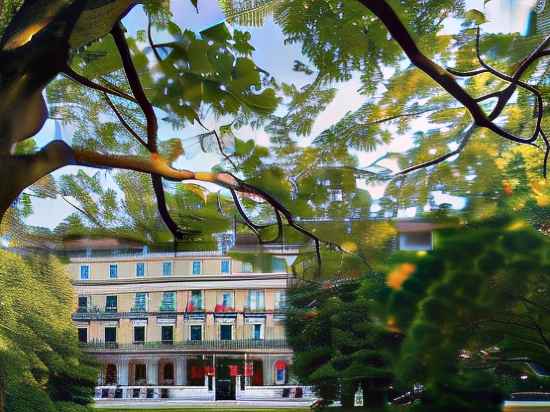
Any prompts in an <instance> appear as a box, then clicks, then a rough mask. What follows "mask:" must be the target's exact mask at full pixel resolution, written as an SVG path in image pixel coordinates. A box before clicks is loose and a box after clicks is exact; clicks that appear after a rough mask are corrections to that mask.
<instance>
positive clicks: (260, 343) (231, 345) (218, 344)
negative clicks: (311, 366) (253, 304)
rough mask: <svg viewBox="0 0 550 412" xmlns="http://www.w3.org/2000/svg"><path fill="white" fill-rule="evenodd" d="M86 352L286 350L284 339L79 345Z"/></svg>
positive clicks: (96, 342) (286, 344)
mask: <svg viewBox="0 0 550 412" xmlns="http://www.w3.org/2000/svg"><path fill="white" fill-rule="evenodd" d="M81 346H82V348H83V349H84V350H86V351H88V352H113V351H116V352H141V351H146V350H166V351H172V350H243V349H288V348H289V346H288V343H287V340H286V339H285V338H281V339H236V340H219V339H215V340H186V341H180V342H176V341H174V342H162V341H159V342H145V343H113V342H100V341H95V342H89V343H86V344H82V345H81Z"/></svg>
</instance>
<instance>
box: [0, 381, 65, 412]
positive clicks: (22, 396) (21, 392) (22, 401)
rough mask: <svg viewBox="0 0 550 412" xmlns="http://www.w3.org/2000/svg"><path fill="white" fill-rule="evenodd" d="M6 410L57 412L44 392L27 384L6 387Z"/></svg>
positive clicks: (14, 411) (15, 411) (14, 384)
mask: <svg viewBox="0 0 550 412" xmlns="http://www.w3.org/2000/svg"><path fill="white" fill-rule="evenodd" d="M6 410H7V411H9V412H29V411H33V412H34V411H36V412H59V411H58V409H57V408H56V407H55V405H54V403H53V402H52V401H51V399H50V398H49V397H48V394H47V393H46V392H45V391H44V390H42V389H40V388H39V387H37V386H35V385H32V384H29V383H13V384H10V385H9V386H8V390H7V398H6Z"/></svg>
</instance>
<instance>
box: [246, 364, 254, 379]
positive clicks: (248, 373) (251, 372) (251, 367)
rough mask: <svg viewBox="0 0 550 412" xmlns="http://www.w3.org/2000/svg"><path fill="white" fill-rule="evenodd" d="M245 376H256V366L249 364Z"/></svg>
mask: <svg viewBox="0 0 550 412" xmlns="http://www.w3.org/2000/svg"><path fill="white" fill-rule="evenodd" d="M244 376H254V364H253V363H252V362H247V363H246V365H245V367H244Z"/></svg>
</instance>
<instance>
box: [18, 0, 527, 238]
mask: <svg viewBox="0 0 550 412" xmlns="http://www.w3.org/2000/svg"><path fill="white" fill-rule="evenodd" d="M534 3H535V0H490V1H489V2H488V3H487V4H484V0H467V1H466V4H467V9H471V8H475V9H479V10H483V11H484V12H485V13H486V15H487V17H488V19H489V22H488V23H486V24H485V25H484V26H483V30H485V31H490V32H523V31H524V29H525V26H526V21H527V15H528V13H529V10H530V9H531V7H532V6H533V4H534ZM172 4H173V13H174V18H175V20H176V22H177V23H178V24H179V25H180V26H181V27H185V28H189V29H191V30H195V31H200V30H202V29H205V28H207V27H210V26H212V25H214V24H217V23H219V22H221V21H223V19H224V16H223V13H222V11H221V10H220V8H219V7H218V4H217V2H216V1H214V0H202V1H199V11H200V12H199V13H198V14H197V13H196V12H195V10H194V8H193V7H192V5H191V2H190V1H189V0H178V1H172ZM124 23H125V26H126V27H127V29H128V30H129V31H130V33H132V34H134V33H135V32H136V31H137V30H139V29H143V28H145V27H146V18H145V15H144V13H143V11H142V10H141V8H139V7H137V8H135V9H134V10H133V11H132V12H131V14H130V15H128V16H127V18H126V19H125V21H124ZM459 25H460V22H459V21H455V20H451V21H449V22H448V24H447V25H446V27H445V32H448V33H454V32H456V31H457V30H458V28H459ZM246 30H248V31H250V32H251V34H252V44H253V46H254V47H255V49H256V51H255V52H254V55H253V59H254V61H255V62H256V63H257V64H258V65H259V66H260V67H262V68H264V69H265V70H267V71H268V72H270V73H272V74H274V75H275V77H276V78H277V79H278V80H279V81H284V82H287V83H295V84H297V85H298V86H300V85H303V84H304V83H305V81H307V79H306V78H305V77H304V76H303V75H298V74H297V73H295V72H293V71H292V65H293V62H294V60H296V59H299V60H305V59H304V58H303V56H302V54H301V51H300V45H285V44H284V42H283V41H284V36H283V34H282V33H281V30H280V28H279V27H278V26H277V25H276V24H275V23H274V22H273V21H272V19H267V20H266V22H265V24H264V25H263V26H262V27H260V28H246ZM157 36H158V35H157ZM158 38H159V39H162V38H161V37H158ZM336 87H337V88H338V92H337V95H336V98H335V99H334V101H333V102H332V103H331V104H330V105H329V107H327V109H326V111H325V112H324V113H323V114H322V115H321V116H319V119H318V120H317V121H316V123H315V125H314V128H313V131H312V134H311V136H316V135H317V134H318V133H319V132H320V131H322V130H324V129H325V128H327V127H328V126H330V125H331V124H333V123H334V122H336V121H338V119H340V118H341V117H342V116H343V115H345V114H346V113H347V112H348V111H352V110H355V109H357V108H358V107H359V106H360V105H361V104H362V103H363V101H364V99H363V97H362V96H361V95H359V94H358V93H357V90H358V88H359V87H360V84H359V81H358V79H357V78H354V79H352V80H350V81H348V82H345V83H339V84H337V85H336ZM223 123H224V122H223V121H221V122H217V121H216V120H215V119H212V118H208V119H206V126H207V127H208V128H214V127H216V126H219V125H220V124H223ZM417 126H418V129H420V130H421V129H422V128H423V127H424V126H426V124H425V123H423V121H419V122H418V124H417ZM418 129H417V130H418ZM201 132H203V129H202V128H200V127H188V128H186V129H185V130H183V131H178V132H177V134H175V132H174V131H173V130H171V128H170V127H169V126H168V125H166V124H161V128H160V136H161V138H163V137H164V138H171V137H174V136H176V135H177V136H179V137H182V138H186V137H190V136H193V135H196V134H197V133H201ZM54 133H55V127H54V124H53V122H51V121H49V122H48V123H47V124H46V127H45V128H44V130H42V131H41V132H40V134H39V136H38V139H37V140H38V142H39V144H41V145H42V144H45V143H47V142H48V141H50V140H51V139H52V138H53V137H54ZM237 135H238V137H239V138H241V139H245V140H246V139H250V138H252V139H255V140H256V141H258V142H259V143H260V144H267V143H268V142H269V137H268V135H267V134H266V133H265V132H264V131H263V130H252V129H250V128H243V129H241V130H239V131H238V133H237ZM70 136H71V130H70V129H69V128H66V129H64V130H63V137H64V139H65V140H67V141H70ZM308 141H309V140H308V139H307V138H306V139H305V140H304V144H307V142H308ZM410 144H411V143H410V139H408V138H407V137H406V136H405V137H403V138H400V139H396V141H394V142H393V143H392V144H390V145H388V146H386V147H382V148H380V149H379V150H377V151H376V152H373V153H362V154H360V155H359V156H358V157H359V159H360V162H361V164H362V165H363V166H364V165H367V164H369V163H370V162H372V161H373V160H374V159H376V158H378V157H379V156H381V155H382V154H384V153H385V152H386V151H403V150H406V149H407V148H409V146H410ZM183 162H184V163H182V161H180V162H179V163H178V165H179V166H182V167H186V168H189V169H192V170H208V169H209V168H210V167H211V166H213V165H214V164H215V163H216V158H215V157H214V156H212V155H197V156H196V157H195V158H193V159H190V160H188V159H184V160H183ZM388 166H392V165H391V164H388ZM77 169H78V168H75V167H70V168H64V169H62V170H61V171H58V172H56V173H55V176H60V175H61V174H67V173H73V172H74V171H75V170H77ZM88 170H90V172H91V173H93V172H94V170H93V169H88ZM369 190H370V191H371V194H372V195H373V196H374V197H375V198H376V197H380V196H381V195H382V193H383V190H384V186H383V185H380V186H377V187H369ZM436 201H437V202H438V203H442V202H449V201H451V202H452V203H454V204H455V205H456V206H457V207H460V205H461V201H460V200H458V199H452V198H450V197H448V196H444V195H436ZM33 206H34V214H33V215H32V216H31V217H30V218H29V219H28V220H27V223H29V224H31V225H36V226H44V227H49V228H53V227H55V226H56V225H57V224H59V223H60V222H62V221H63V219H64V218H65V217H66V216H67V215H69V214H70V213H73V212H74V209H72V208H71V207H70V206H68V205H67V204H66V203H65V202H63V201H62V200H60V199H56V200H51V199H48V200H34V201H33Z"/></svg>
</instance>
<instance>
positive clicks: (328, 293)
mask: <svg viewBox="0 0 550 412" xmlns="http://www.w3.org/2000/svg"><path fill="white" fill-rule="evenodd" d="M363 281H364V282H365V283H369V287H368V288H367V289H368V290H367V289H364V290H363V293H360V294H358V286H359V284H360V281H359V280H357V279H355V280H352V281H349V280H348V281H332V282H331V281H326V282H325V283H324V284H323V285H322V286H314V285H311V284H302V285H299V286H297V287H295V288H293V289H291V290H290V293H289V310H288V315H287V325H286V326H287V334H288V339H289V342H290V344H291V345H292V348H293V350H294V363H293V371H294V373H296V375H297V376H298V377H299V378H300V380H301V381H302V382H304V383H307V384H310V385H314V386H315V387H316V389H317V391H318V394H319V396H320V397H321V399H322V401H323V405H328V404H329V403H330V402H331V401H334V400H340V401H341V402H342V405H343V406H344V407H350V406H351V407H353V403H354V395H355V392H356V391H357V390H358V389H359V388H360V389H361V390H362V391H363V396H364V397H365V399H366V401H365V408H367V409H371V408H384V407H385V405H386V403H387V401H388V399H387V394H388V392H389V390H390V385H391V383H392V382H393V379H394V376H393V372H392V369H391V368H392V360H391V359H392V351H394V350H396V349H397V348H398V346H399V342H400V340H401V338H400V336H399V335H397V334H395V333H393V332H392V331H389V330H387V329H386V327H385V326H384V325H380V324H379V323H377V322H376V321H374V319H373V318H372V317H371V316H370V315H371V309H372V303H373V300H374V299H376V298H377V294H378V292H379V291H380V290H381V289H382V288H381V287H380V283H381V281H382V278H381V277H380V276H374V275H373V274H370V275H369V276H366V277H364V278H363Z"/></svg>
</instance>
